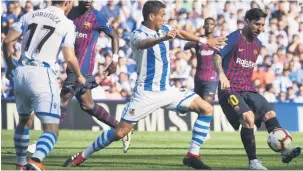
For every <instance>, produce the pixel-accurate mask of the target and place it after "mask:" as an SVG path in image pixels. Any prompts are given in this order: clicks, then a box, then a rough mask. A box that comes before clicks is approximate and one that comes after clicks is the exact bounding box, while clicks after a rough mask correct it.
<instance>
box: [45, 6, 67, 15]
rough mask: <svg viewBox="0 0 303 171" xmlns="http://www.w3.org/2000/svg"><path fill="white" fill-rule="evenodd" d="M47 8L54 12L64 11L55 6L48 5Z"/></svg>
mask: <svg viewBox="0 0 303 171" xmlns="http://www.w3.org/2000/svg"><path fill="white" fill-rule="evenodd" d="M48 9H50V10H52V11H55V12H58V13H62V14H64V11H63V10H62V9H60V8H58V7H56V6H50V7H48Z"/></svg>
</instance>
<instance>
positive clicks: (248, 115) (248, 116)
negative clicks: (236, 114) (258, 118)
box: [240, 111, 255, 128]
mask: <svg viewBox="0 0 303 171" xmlns="http://www.w3.org/2000/svg"><path fill="white" fill-rule="evenodd" d="M240 123H241V125H242V126H243V127H245V128H254V125H255V115H254V113H253V112H251V111H249V112H245V113H243V114H242V117H241V119H240Z"/></svg>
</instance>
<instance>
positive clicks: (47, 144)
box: [32, 132, 57, 162]
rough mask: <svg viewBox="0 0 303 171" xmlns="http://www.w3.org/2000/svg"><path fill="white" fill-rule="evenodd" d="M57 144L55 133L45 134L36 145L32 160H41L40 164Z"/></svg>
mask: <svg viewBox="0 0 303 171" xmlns="http://www.w3.org/2000/svg"><path fill="white" fill-rule="evenodd" d="M56 142H57V136H56V135H55V134H54V133H53V132H44V133H43V134H42V135H41V136H40V138H39V140H38V142H37V145H36V152H35V153H34V154H33V156H32V158H36V159H39V160H40V162H41V161H42V160H43V159H44V158H45V157H46V156H47V155H48V153H49V152H51V151H52V149H53V148H54V145H55V144H56Z"/></svg>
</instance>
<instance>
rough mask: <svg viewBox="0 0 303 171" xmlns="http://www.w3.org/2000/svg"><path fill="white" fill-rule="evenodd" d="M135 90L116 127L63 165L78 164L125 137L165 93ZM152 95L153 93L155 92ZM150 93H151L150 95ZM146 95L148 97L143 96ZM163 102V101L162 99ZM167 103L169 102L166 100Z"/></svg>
mask: <svg viewBox="0 0 303 171" xmlns="http://www.w3.org/2000/svg"><path fill="white" fill-rule="evenodd" d="M139 91H140V92H138V91H137V90H135V92H134V93H133V97H132V99H131V102H129V103H127V104H126V106H125V108H124V110H123V113H122V117H121V121H120V122H119V123H118V125H117V127H116V128H112V129H110V130H106V131H104V132H103V133H102V134H101V135H100V136H99V137H98V138H97V139H96V140H95V141H94V142H93V143H92V144H91V146H89V147H88V148H86V149H85V150H84V151H83V152H80V153H77V154H75V155H73V156H72V157H70V158H69V159H68V160H67V161H66V162H65V163H64V165H63V166H64V167H69V166H78V165H80V164H81V163H83V162H84V161H85V160H86V159H88V158H89V157H90V156H91V155H92V154H93V153H94V152H96V151H99V150H101V149H104V148H105V147H107V146H109V145H110V144H111V143H112V142H113V141H116V140H119V139H121V138H122V137H125V136H126V135H127V134H128V133H131V130H132V129H133V127H134V124H136V123H137V122H138V121H139V120H140V119H142V118H144V117H146V116H147V115H149V114H150V113H152V112H154V111H155V110H157V109H158V108H159V107H161V106H163V105H162V104H163V101H159V99H161V97H162V96H163V97H165V95H163V94H164V93H163V94H161V92H144V91H143V90H139ZM155 93H156V95H155V96H153V94H155ZM151 94H152V95H151ZM145 97H148V98H145ZM164 103H165V101H164ZM168 103H169V102H168Z"/></svg>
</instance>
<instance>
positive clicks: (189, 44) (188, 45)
mask: <svg viewBox="0 0 303 171" xmlns="http://www.w3.org/2000/svg"><path fill="white" fill-rule="evenodd" d="M196 45H197V42H187V43H186V44H185V46H184V50H188V49H191V48H195V47H196Z"/></svg>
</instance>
